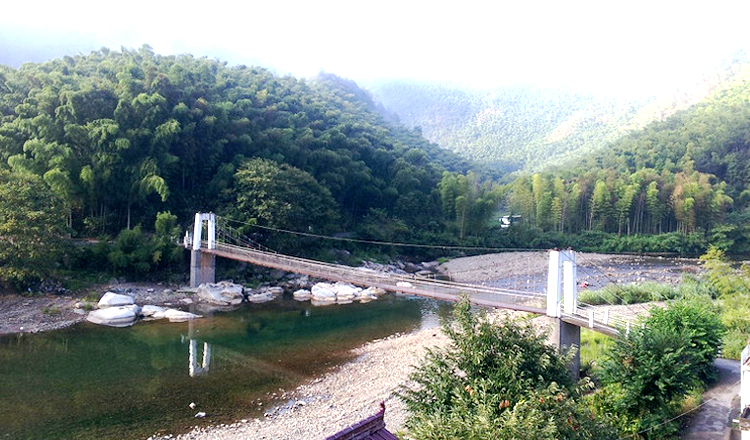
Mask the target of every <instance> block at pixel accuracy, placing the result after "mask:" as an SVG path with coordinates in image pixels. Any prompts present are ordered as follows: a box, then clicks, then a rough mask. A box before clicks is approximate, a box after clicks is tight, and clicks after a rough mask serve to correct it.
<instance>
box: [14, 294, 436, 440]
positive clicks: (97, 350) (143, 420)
mask: <svg viewBox="0 0 750 440" xmlns="http://www.w3.org/2000/svg"><path fill="white" fill-rule="evenodd" d="M436 308H437V309H438V310H439V309H440V307H436V306H435V304H434V303H428V302H426V301H424V300H417V299H407V298H399V297H393V296H390V295H389V296H387V297H385V298H383V299H381V300H379V301H375V302H372V303H368V304H356V303H354V304H346V305H333V306H328V307H313V306H311V305H309V304H308V303H297V302H294V301H291V300H284V301H274V302H273V303H267V304H263V305H248V306H246V307H243V308H242V309H240V310H236V311H232V312H225V313H214V314H213V315H212V316H206V317H205V318H204V319H200V320H197V321H194V322H192V323H168V322H162V321H153V322H140V323H138V324H136V325H135V326H133V327H129V328H125V329H122V328H108V327H98V326H94V325H91V324H88V323H83V324H79V325H76V326H74V327H70V328H67V329H63V330H59V331H55V332H49V333H43V334H36V335H20V334H19V335H10V336H6V337H0V378H2V381H0V439H2V438H14V439H15V438H23V439H101V438H118V439H131V438H132V439H135V438H145V437H148V436H149V435H152V434H154V433H156V432H161V433H165V432H178V433H179V432H184V431H186V430H187V429H188V428H190V427H192V426H196V425H206V424H209V423H226V422H232V421H235V420H237V419H239V418H248V417H259V416H262V413H263V411H264V410H265V409H266V408H267V407H268V406H269V405H271V404H273V403H274V401H273V397H271V395H272V394H273V393H274V392H276V393H278V392H279V390H280V389H283V390H291V389H293V388H294V387H296V386H298V385H300V384H301V383H303V382H305V381H308V380H310V379H311V378H313V377H315V376H317V375H320V374H322V373H323V372H325V371H326V370H327V369H329V368H330V367H332V366H334V365H338V364H341V363H343V362H345V361H347V360H349V359H350V358H351V356H352V355H351V354H350V350H351V349H352V348H355V347H357V346H359V345H361V344H363V343H365V342H367V341H370V340H373V339H377V338H382V337H385V336H388V335H391V334H394V333H399V332H409V331H413V330H415V329H417V328H419V327H420V326H425V325H432V324H429V323H428V324H425V322H424V321H429V320H430V319H433V320H434V317H433V318H428V319H426V320H423V319H422V315H423V314H425V311H429V310H434V309H436ZM427 314H428V315H429V312H428V313H427ZM191 402H195V403H196V405H197V406H196V408H195V409H191V408H190V407H189V406H188V405H189V404H190V403H191ZM259 403H260V404H261V405H259ZM198 411H203V412H206V413H207V417H206V418H205V419H196V418H194V416H195V414H196V412H198Z"/></svg>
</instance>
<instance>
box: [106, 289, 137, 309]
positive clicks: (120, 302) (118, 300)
mask: <svg viewBox="0 0 750 440" xmlns="http://www.w3.org/2000/svg"><path fill="white" fill-rule="evenodd" d="M131 304H135V301H134V300H133V297H132V296H129V295H121V294H119V293H114V292H107V293H105V294H104V296H102V298H101V299H100V300H99V304H98V305H99V308H100V309H103V308H105V307H117V306H129V305H131Z"/></svg>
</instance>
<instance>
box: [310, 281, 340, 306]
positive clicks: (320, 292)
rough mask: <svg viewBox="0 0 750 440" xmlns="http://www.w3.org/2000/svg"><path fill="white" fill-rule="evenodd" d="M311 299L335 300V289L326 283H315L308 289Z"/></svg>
mask: <svg viewBox="0 0 750 440" xmlns="http://www.w3.org/2000/svg"><path fill="white" fill-rule="evenodd" d="M310 293H311V294H312V299H313V300H315V301H329V302H333V301H336V291H335V290H334V288H333V286H332V285H331V284H328V283H317V284H315V285H314V286H312V289H310Z"/></svg>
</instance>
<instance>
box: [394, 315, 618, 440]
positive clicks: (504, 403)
mask: <svg viewBox="0 0 750 440" xmlns="http://www.w3.org/2000/svg"><path fill="white" fill-rule="evenodd" d="M454 317H455V322H454V325H453V326H451V325H448V324H446V325H444V331H445V332H446V334H447V335H448V336H449V337H450V339H451V345H450V347H448V348H447V349H436V350H431V351H428V353H427V355H426V357H425V358H424V359H423V361H422V362H421V364H420V366H419V367H418V368H417V369H416V371H415V372H414V373H412V375H411V380H412V381H413V383H412V385H411V386H406V387H402V388H401V390H400V391H399V396H400V397H401V398H402V399H403V400H404V402H405V403H406V406H407V408H408V410H409V412H410V415H409V418H408V420H407V422H406V426H407V428H408V429H409V437H410V438H415V439H446V440H447V439H456V438H461V439H486V438H497V439H532V438H533V439H540V438H541V439H560V438H563V439H597V438H602V439H604V438H612V437H613V436H614V435H613V434H614V433H613V431H612V430H611V429H610V428H608V427H607V426H605V425H604V424H602V423H601V422H600V421H599V420H597V419H596V418H595V417H594V415H593V414H592V413H591V412H590V411H589V410H588V408H586V407H585V406H583V405H581V404H580V403H579V402H578V400H577V398H578V397H579V396H580V395H582V393H583V392H584V391H587V390H588V389H590V382H588V381H587V380H584V381H582V382H581V383H579V384H578V385H575V384H574V383H573V381H572V379H571V377H570V373H569V369H568V362H569V360H570V359H569V356H566V355H561V354H559V353H558V352H557V350H556V349H555V348H554V347H551V346H549V345H547V344H546V336H545V335H544V334H541V333H539V332H538V331H537V330H535V329H534V328H533V327H532V325H531V324H530V323H528V322H526V323H522V322H520V321H517V320H510V319H506V320H502V321H500V322H497V323H490V322H489V321H488V320H487V319H486V318H484V317H477V316H476V315H473V314H472V313H471V311H470V307H469V304H468V302H467V301H463V302H461V303H460V304H459V305H457V306H456V308H455V309H454Z"/></svg>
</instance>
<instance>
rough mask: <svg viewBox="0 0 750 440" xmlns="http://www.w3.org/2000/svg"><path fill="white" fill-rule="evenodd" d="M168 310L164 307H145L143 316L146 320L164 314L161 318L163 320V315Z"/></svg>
mask: <svg viewBox="0 0 750 440" xmlns="http://www.w3.org/2000/svg"><path fill="white" fill-rule="evenodd" d="M166 310H167V309H165V308H164V307H159V306H150V305H145V306H143V307H142V308H141V316H143V317H145V318H150V317H154V315H156V314H158V313H161V314H162V316H161V317H162V318H163V317H164V316H163V313H164V312H165V311H166Z"/></svg>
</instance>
